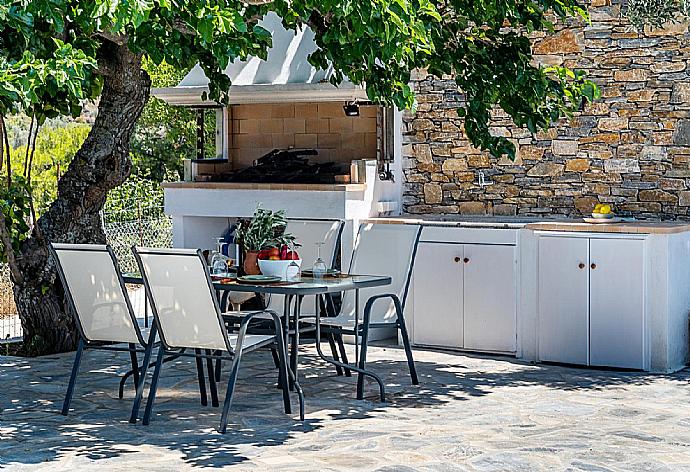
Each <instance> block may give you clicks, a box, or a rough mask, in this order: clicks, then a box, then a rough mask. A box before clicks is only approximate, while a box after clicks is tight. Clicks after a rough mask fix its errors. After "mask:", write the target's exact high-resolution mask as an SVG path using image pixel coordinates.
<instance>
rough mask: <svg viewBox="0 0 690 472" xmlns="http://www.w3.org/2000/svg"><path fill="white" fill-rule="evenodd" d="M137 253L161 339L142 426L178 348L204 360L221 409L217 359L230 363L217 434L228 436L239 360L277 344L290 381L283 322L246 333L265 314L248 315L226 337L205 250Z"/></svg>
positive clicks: (287, 405) (135, 414) (286, 396)
mask: <svg viewBox="0 0 690 472" xmlns="http://www.w3.org/2000/svg"><path fill="white" fill-rule="evenodd" d="M133 251H134V255H135V257H136V260H137V264H138V265H139V270H140V271H141V275H142V277H143V279H144V285H145V287H146V293H147V296H148V297H149V302H150V305H151V308H152V310H151V311H152V312H153V316H154V319H155V322H156V326H157V329H158V331H159V334H160V340H161V347H160V349H159V350H158V357H157V359H156V362H155V370H154V373H153V377H152V379H151V387H150V391H149V396H148V400H147V403H146V410H145V412H144V419H143V424H149V422H150V418H151V412H152V409H153V403H154V401H155V397H156V390H157V387H158V379H159V376H160V372H161V368H162V365H163V359H164V356H165V354H166V353H169V352H171V351H172V350H175V349H193V350H194V354H191V353H189V354H186V353H184V354H182V355H183V356H189V357H195V358H196V359H197V362H201V360H202V359H205V360H206V362H207V366H208V369H209V381H210V385H211V398H212V400H213V405H214V406H217V405H218V397H217V392H216V386H215V379H214V376H213V375H211V372H212V363H213V359H226V360H231V361H232V367H231V369H230V375H229V380H228V388H227V392H226V395H225V402H224V405H223V413H222V416H221V422H220V427H219V431H220V432H221V433H225V431H226V428H227V423H228V412H229V410H230V405H231V403H232V397H233V393H234V388H235V383H236V380H237V374H238V372H239V367H240V360H241V358H242V355H243V354H244V353H246V352H249V351H253V350H256V349H259V348H261V347H264V346H269V345H273V344H275V345H276V346H277V348H278V352H279V360H280V362H279V364H280V376H281V378H282V379H287V378H288V377H287V375H288V374H287V364H286V360H285V343H284V341H283V333H282V330H281V324H280V318H279V317H278V315H276V314H275V313H273V312H269V313H270V315H271V318H272V319H273V327H274V334H273V335H250V334H246V331H247V325H248V324H249V322H250V321H251V320H252V319H253V318H254V317H256V316H258V315H260V314H262V313H264V312H256V313H249V314H247V315H245V316H244V317H243V318H242V321H241V323H240V329H239V331H238V332H237V334H228V332H227V330H226V329H225V325H224V322H223V319H222V317H221V312H220V309H219V306H218V300H217V298H216V296H215V291H214V289H213V285H212V283H211V279H210V278H209V276H208V272H207V269H206V263H205V261H204V258H203V256H202V254H201V251H199V250H191V249H150V248H133ZM223 353H227V354H226V355H224V354H223ZM287 384H288V383H287V381H283V382H281V385H282V387H283V388H282V390H283V404H284V408H285V413H290V399H289V393H288V387H287ZM137 393H138V395H137V400H136V402H135V407H134V409H133V411H132V418H131V419H130V421H131V422H136V420H137V417H138V410H139V402H140V400H141V396H140V395H139V392H137Z"/></svg>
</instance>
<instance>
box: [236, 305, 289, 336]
mask: <svg viewBox="0 0 690 472" xmlns="http://www.w3.org/2000/svg"><path fill="white" fill-rule="evenodd" d="M264 313H268V314H269V315H271V318H273V326H274V327H275V329H276V333H278V332H279V331H280V332H281V333H282V323H281V320H280V316H278V314H277V313H276V312H275V311H273V310H261V311H255V312H253V313H248V314H246V315H244V316H243V317H242V321H240V331H246V329H247V325H248V324H249V322H250V321H251V320H253V319H254V318H255V317H257V316H259V315H263V314H264Z"/></svg>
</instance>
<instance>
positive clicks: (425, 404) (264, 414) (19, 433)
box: [0, 346, 690, 468]
mask: <svg viewBox="0 0 690 472" xmlns="http://www.w3.org/2000/svg"><path fill="white" fill-rule="evenodd" d="M305 349H306V350H307V351H310V350H311V349H310V347H308V346H307V347H305ZM311 353H313V350H311V352H310V354H311ZM415 355H416V359H417V369H418V371H419V376H420V382H421V384H420V386H419V387H414V386H411V385H410V380H409V376H408V371H407V365H406V363H405V361H404V354H403V353H402V352H401V351H400V350H399V349H397V348H391V347H374V348H372V349H371V354H370V359H371V362H369V364H368V366H369V368H370V369H371V370H373V371H375V372H378V373H380V374H382V377H383V378H384V380H385V382H386V385H387V390H388V394H387V400H388V401H387V403H385V404H381V403H378V402H377V390H376V386H375V384H372V383H369V382H368V383H367V390H366V392H367V399H366V400H365V401H357V400H356V399H355V398H354V396H355V395H354V392H355V385H356V378H355V377H352V378H345V377H337V376H335V374H334V372H333V370H332V369H331V368H330V367H329V366H328V365H326V364H325V363H323V362H321V361H320V360H317V358H316V357H315V356H312V355H305V356H303V357H302V366H303V367H302V371H301V372H302V385H303V388H304V390H305V394H306V396H307V410H306V413H307V420H306V421H305V422H300V421H298V419H297V414H296V411H297V398H296V395H293V396H292V403H293V413H295V414H293V415H290V416H288V415H285V414H284V413H283V411H282V403H281V396H280V390H278V389H276V388H275V376H276V373H275V371H274V370H273V368H272V363H271V360H270V355H268V354H267V353H264V352H260V353H256V354H253V355H251V356H247V357H246V359H247V362H245V363H244V365H243V367H242V371H241V374H240V381H239V385H238V388H237V391H236V395H235V402H234V404H233V408H232V410H231V412H230V414H231V418H230V425H229V427H228V432H227V434H225V435H220V434H219V433H217V432H216V431H215V428H216V427H217V424H218V422H219V420H220V409H219V408H213V407H211V406H208V407H202V406H201V405H200V404H199V394H198V389H197V384H196V370H195V368H194V364H193V361H192V362H190V361H189V360H178V361H175V362H172V363H170V364H167V365H166V367H165V368H164V370H163V373H162V377H161V386H160V390H159V394H158V397H157V402H156V407H155V409H154V414H155V415H154V417H153V419H152V422H151V425H149V426H148V427H144V426H142V425H141V424H137V425H136V426H134V425H130V424H129V423H128V422H127V418H128V416H129V409H130V408H131V401H132V398H133V392H132V391H131V390H132V389H131V388H130V389H129V390H128V392H127V394H126V396H125V399H124V400H119V399H117V383H118V380H119V375H120V374H122V372H124V371H125V370H127V368H128V366H127V359H126V357H125V356H118V355H116V354H114V353H105V352H89V353H87V357H85V359H84V361H83V362H82V371H81V375H80V377H79V379H78V383H77V390H76V394H75V398H74V401H73V403H72V407H73V410H72V411H71V412H70V415H69V416H68V417H66V418H65V417H62V416H60V415H59V409H60V407H61V404H62V398H63V395H64V391H65V388H66V384H67V380H68V375H69V369H70V367H71V362H72V355H69V354H68V355H61V356H51V357H46V358H39V359H19V358H10V357H5V358H3V357H0V467H2V466H3V465H5V466H7V465H9V464H24V465H31V464H39V463H47V462H51V461H57V460H60V459H61V458H64V457H65V456H77V457H85V458H88V459H90V460H91V461H97V462H99V461H103V460H107V459H112V458H117V457H121V456H126V455H128V454H132V453H135V452H136V453H139V454H142V453H143V454H144V456H143V457H144V458H145V459H146V461H145V462H142V463H141V466H142V467H145V463H146V462H148V460H151V461H153V460H156V461H157V462H156V464H157V466H159V467H162V468H165V467H166V462H165V461H170V460H172V459H171V458H170V457H168V456H165V457H164V456H163V455H162V453H161V449H167V450H168V451H173V452H175V453H176V455H174V456H173V457H174V459H175V460H176V461H179V460H180V459H181V460H182V461H184V462H185V463H187V464H189V465H190V466H196V467H213V468H217V467H224V466H228V465H232V464H238V463H242V462H244V461H247V460H248V457H247V456H246V453H245V452H246V450H247V447H256V446H262V447H272V446H276V445H281V444H284V443H285V442H286V441H289V440H291V439H297V440H299V439H300V438H301V437H303V436H301V435H304V434H318V431H319V430H320V429H321V428H323V427H325V426H332V425H333V422H338V421H342V420H347V419H362V420H365V419H367V418H370V417H372V416H375V415H379V414H389V413H392V412H395V414H400V410H402V409H405V408H427V409H437V408H441V407H443V405H446V404H448V403H450V402H458V401H466V400H469V399H472V398H476V397H484V396H489V395H491V394H492V393H493V392H496V391H497V390H499V389H504V388H514V387H533V386H539V387H543V388H547V389H558V390H564V391H569V390H572V391H575V390H601V389H611V388H614V389H615V388H621V389H624V388H628V387H630V386H632V385H646V384H649V383H651V382H655V381H659V380H660V379H667V380H670V381H672V382H682V383H684V384H687V382H688V379H689V378H690V375H689V374H688V372H687V371H686V372H681V373H678V374H673V375H666V376H660V375H651V374H645V373H634V372H616V371H599V370H586V369H578V368H566V367H560V366H546V365H531V364H528V363H524V362H520V361H516V360H515V359H510V358H499V357H490V356H478V355H467V354H454V353H438V352H430V351H416V353H415ZM243 361H244V359H243ZM468 364H471V367H468ZM226 367H227V366H226ZM225 379H227V378H225ZM222 383H223V382H221V384H222ZM220 394H221V402H222V398H223V394H224V385H221V392H220ZM142 410H143V409H142ZM343 423H346V422H343ZM391 428H392V429H394V428H395V425H393V424H392V425H391ZM353 434H360V435H361V434H362V432H361V431H360V432H358V431H355V430H352V429H350V428H349V427H346V428H344V429H343V430H342V431H338V432H337V433H336V434H335V435H333V434H330V435H329V441H332V440H337V439H338V438H339V437H340V438H341V439H342V438H345V437H348V435H353ZM137 457H140V456H137ZM169 466H170V467H171V468H172V467H174V462H170V464H169Z"/></svg>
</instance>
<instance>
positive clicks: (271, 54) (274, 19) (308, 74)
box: [151, 12, 367, 106]
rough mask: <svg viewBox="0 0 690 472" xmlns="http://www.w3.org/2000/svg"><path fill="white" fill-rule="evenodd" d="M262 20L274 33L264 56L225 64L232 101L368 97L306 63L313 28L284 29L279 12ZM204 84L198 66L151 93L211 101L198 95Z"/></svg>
mask: <svg viewBox="0 0 690 472" xmlns="http://www.w3.org/2000/svg"><path fill="white" fill-rule="evenodd" d="M260 24H261V26H263V27H264V28H266V29H267V30H268V31H270V32H271V33H272V36H273V46H272V47H271V48H270V49H269V50H268V57H267V59H266V60H265V61H264V60H261V59H259V58H258V57H251V58H248V59H247V60H246V61H235V62H233V63H231V64H229V65H228V67H227V68H226V69H225V74H226V75H227V76H228V77H230V81H231V83H232V86H231V87H230V91H229V98H230V104H242V103H277V102H278V103H279V102H295V101H310V102H313V101H352V100H357V99H359V100H366V98H367V95H366V92H365V90H364V89H363V88H362V87H361V86H358V85H355V84H353V83H352V82H350V81H348V80H345V81H343V83H342V84H340V86H338V87H335V86H333V85H331V84H330V83H329V82H328V79H329V78H330V77H331V74H332V71H331V70H330V69H329V70H321V69H316V68H315V67H314V66H312V65H311V64H309V62H308V61H307V57H308V56H309V54H311V53H312V52H313V51H315V50H316V43H315V42H314V32H313V31H312V30H311V29H309V28H305V29H303V30H299V31H297V32H294V31H291V30H286V29H285V28H283V25H282V23H281V19H280V17H278V16H277V15H276V14H275V13H272V12H271V13H269V14H268V15H266V16H265V17H264V18H263V20H261V22H260ZM208 83H209V80H208V78H207V77H206V75H205V74H204V72H203V70H202V69H201V67H199V66H198V65H197V66H195V67H194V68H193V69H192V70H191V71H190V72H189V73H188V74H187V75H186V76H185V77H184V79H182V81H181V82H180V83H179V84H178V85H177V86H176V87H166V88H158V89H153V90H152V91H151V94H152V95H153V96H154V97H158V98H160V99H162V100H164V101H166V102H167V103H169V104H171V105H180V106H200V105H214V104H215V103H214V102H212V101H210V100H206V101H204V100H202V98H201V97H202V94H203V93H204V92H208Z"/></svg>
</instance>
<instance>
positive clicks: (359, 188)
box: [161, 182, 367, 192]
mask: <svg viewBox="0 0 690 472" xmlns="http://www.w3.org/2000/svg"><path fill="white" fill-rule="evenodd" d="M161 187H163V188H164V189H190V188H191V189H205V190H282V191H317V192H363V191H364V190H365V189H366V187H367V186H366V184H258V183H245V182H163V183H162V184H161Z"/></svg>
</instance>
